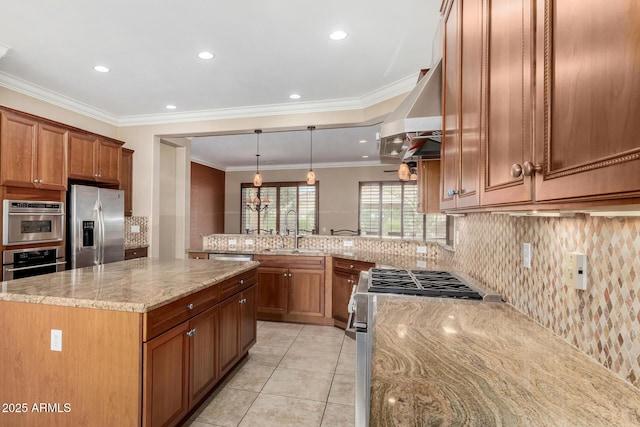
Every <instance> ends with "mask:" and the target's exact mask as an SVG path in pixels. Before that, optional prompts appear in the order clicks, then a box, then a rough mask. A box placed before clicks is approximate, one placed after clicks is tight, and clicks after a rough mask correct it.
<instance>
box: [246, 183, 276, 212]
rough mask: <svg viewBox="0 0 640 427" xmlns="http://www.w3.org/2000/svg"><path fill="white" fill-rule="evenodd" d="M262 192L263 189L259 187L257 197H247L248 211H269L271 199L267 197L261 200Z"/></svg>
mask: <svg viewBox="0 0 640 427" xmlns="http://www.w3.org/2000/svg"><path fill="white" fill-rule="evenodd" d="M260 190H261V188H260V187H258V190H257V191H256V196H255V197H247V198H246V199H245V202H244V203H245V206H246V207H247V209H249V210H251V211H256V212H266V211H268V210H269V203H270V201H269V198H268V197H265V198H264V199H261V198H260Z"/></svg>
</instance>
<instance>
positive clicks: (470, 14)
mask: <svg viewBox="0 0 640 427" xmlns="http://www.w3.org/2000/svg"><path fill="white" fill-rule="evenodd" d="M443 21H444V22H443V23H444V50H443V51H444V58H443V60H444V70H445V71H444V74H443V103H442V105H443V130H444V138H443V142H442V159H441V163H442V172H441V175H442V180H441V181H442V185H441V188H440V190H441V191H440V206H441V208H442V209H451V208H461V207H473V206H478V204H479V191H478V187H479V165H480V162H479V156H478V154H479V152H480V125H481V110H482V65H483V63H482V56H483V49H482V46H483V45H482V36H483V26H482V23H483V9H482V2H479V1H476V0H451V1H448V2H447V3H446V6H445V9H444V17H443Z"/></svg>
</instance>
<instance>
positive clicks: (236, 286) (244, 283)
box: [220, 268, 257, 301]
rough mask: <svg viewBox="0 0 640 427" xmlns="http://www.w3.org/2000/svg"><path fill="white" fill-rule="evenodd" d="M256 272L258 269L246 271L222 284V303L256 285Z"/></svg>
mask: <svg viewBox="0 0 640 427" xmlns="http://www.w3.org/2000/svg"><path fill="white" fill-rule="evenodd" d="M256 271H257V269H256V268H254V269H253V270H249V271H246V272H244V273H241V274H239V275H237V276H235V277H233V278H231V279H227V280H225V281H224V282H222V283H220V301H222V300H225V299H227V298H229V297H230V296H231V295H233V294H237V293H238V292H240V291H242V290H244V289H247V288H248V287H249V286H251V285H255V284H256V281H257V280H256Z"/></svg>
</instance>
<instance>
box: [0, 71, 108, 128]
mask: <svg viewBox="0 0 640 427" xmlns="http://www.w3.org/2000/svg"><path fill="white" fill-rule="evenodd" d="M0 86H3V87H6V88H7V89H10V90H12V91H14V92H18V93H21V94H23V95H27V96H30V97H31V98H35V99H39V100H40V101H44V102H47V103H49V104H53V105H56V106H58V107H62V108H64V109H66V110H70V111H73V112H74V113H78V114H82V115H83V116H87V117H90V118H92V119H96V120H100V121H101V122H105V123H107V124H110V125H112V126H118V125H119V119H118V117H117V116H114V115H113V114H109V113H107V112H105V111H102V110H99V109H97V108H95V107H92V106H91V105H88V104H84V103H82V102H80V101H76V100H75V99H72V98H69V97H67V96H65V95H61V94H59V93H57V92H54V91H52V90H49V89H46V88H43V87H42V86H38V85H35V84H33V83H30V82H28V81H26V80H22V79H20V78H17V77H14V76H12V75H10V74H7V73H5V72H3V71H0Z"/></svg>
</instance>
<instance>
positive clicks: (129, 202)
mask: <svg viewBox="0 0 640 427" xmlns="http://www.w3.org/2000/svg"><path fill="white" fill-rule="evenodd" d="M120 190H123V191H124V215H125V216H131V215H133V150H129V149H128V148H123V149H122V158H121V160H120Z"/></svg>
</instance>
